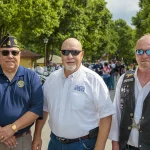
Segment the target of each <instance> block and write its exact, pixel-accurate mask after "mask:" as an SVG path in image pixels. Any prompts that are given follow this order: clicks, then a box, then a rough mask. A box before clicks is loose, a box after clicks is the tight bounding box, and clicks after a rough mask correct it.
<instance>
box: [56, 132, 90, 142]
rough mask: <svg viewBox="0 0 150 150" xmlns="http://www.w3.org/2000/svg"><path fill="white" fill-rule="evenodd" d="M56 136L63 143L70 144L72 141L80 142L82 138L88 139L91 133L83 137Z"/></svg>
mask: <svg viewBox="0 0 150 150" xmlns="http://www.w3.org/2000/svg"><path fill="white" fill-rule="evenodd" d="M56 138H57V139H58V140H59V141H60V142H61V143H63V144H70V143H73V142H78V141H80V140H85V139H88V138H89V134H88V135H85V136H82V137H79V138H75V139H66V138H61V137H57V136H56Z"/></svg>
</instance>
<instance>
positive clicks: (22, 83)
mask: <svg viewBox="0 0 150 150" xmlns="http://www.w3.org/2000/svg"><path fill="white" fill-rule="evenodd" d="M17 85H18V86H19V87H20V88H21V87H24V81H22V80H20V81H18V83H17Z"/></svg>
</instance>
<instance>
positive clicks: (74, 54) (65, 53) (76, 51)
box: [61, 50, 82, 56]
mask: <svg viewBox="0 0 150 150" xmlns="http://www.w3.org/2000/svg"><path fill="white" fill-rule="evenodd" d="M80 52H82V51H79V50H61V53H62V54H63V55H64V56H68V55H69V54H70V53H71V55H72V56H77V55H79V53H80Z"/></svg>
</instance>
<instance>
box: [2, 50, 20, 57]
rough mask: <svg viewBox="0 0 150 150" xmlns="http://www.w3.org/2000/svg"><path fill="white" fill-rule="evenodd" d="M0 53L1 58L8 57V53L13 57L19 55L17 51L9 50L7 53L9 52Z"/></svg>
mask: <svg viewBox="0 0 150 150" xmlns="http://www.w3.org/2000/svg"><path fill="white" fill-rule="evenodd" d="M0 52H1V53H2V55H3V56H8V55H9V54H10V53H11V55H13V56H17V55H18V54H19V53H20V51H18V50H11V51H9V50H2V51H0Z"/></svg>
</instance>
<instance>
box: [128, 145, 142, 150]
mask: <svg viewBox="0 0 150 150" xmlns="http://www.w3.org/2000/svg"><path fill="white" fill-rule="evenodd" d="M127 147H128V148H129V149H130V150H140V149H139V148H138V147H134V146H131V145H127Z"/></svg>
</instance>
